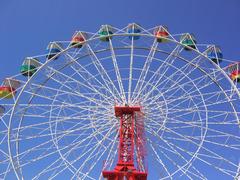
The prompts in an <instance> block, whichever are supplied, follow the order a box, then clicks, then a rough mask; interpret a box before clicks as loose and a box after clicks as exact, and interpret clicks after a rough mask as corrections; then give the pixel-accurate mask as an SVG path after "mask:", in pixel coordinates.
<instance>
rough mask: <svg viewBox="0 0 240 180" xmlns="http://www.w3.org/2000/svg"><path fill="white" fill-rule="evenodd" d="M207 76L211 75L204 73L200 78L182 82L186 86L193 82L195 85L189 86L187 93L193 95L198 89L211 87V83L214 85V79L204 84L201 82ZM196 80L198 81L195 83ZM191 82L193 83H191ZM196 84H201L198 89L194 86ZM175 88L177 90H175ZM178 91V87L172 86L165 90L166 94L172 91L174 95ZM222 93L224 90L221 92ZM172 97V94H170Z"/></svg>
mask: <svg viewBox="0 0 240 180" xmlns="http://www.w3.org/2000/svg"><path fill="white" fill-rule="evenodd" d="M207 76H209V75H207V74H206V75H204V76H201V77H199V78H196V79H191V80H192V81H189V82H185V83H181V84H182V86H183V87H184V86H190V85H191V84H194V85H195V86H192V87H191V88H189V89H188V91H186V93H188V94H189V95H191V94H194V93H196V92H197V91H198V90H202V89H204V88H207V87H209V86H210V85H213V84H214V83H215V82H214V81H211V82H210V81H209V82H208V83H206V82H204V84H203V85H202V84H201V83H203V82H202V80H203V79H204V78H206V77H207ZM195 82H196V83H195ZM190 83H191V84H190ZM196 86H200V87H199V88H198V89H194V87H196ZM174 90H175V91H174ZM172 91H173V92H172ZM177 91H178V89H177V88H176V87H172V88H168V89H167V91H165V92H164V94H167V93H171V92H172V93H171V94H172V95H174V94H176V92H177ZM219 92H221V91H220V90H219ZM221 93H222V92H221ZM170 97H171V96H170Z"/></svg>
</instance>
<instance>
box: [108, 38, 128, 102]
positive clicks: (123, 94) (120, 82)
mask: <svg viewBox="0 0 240 180" xmlns="http://www.w3.org/2000/svg"><path fill="white" fill-rule="evenodd" d="M109 45H110V50H111V55H112V61H113V65H114V69H115V73H116V76H117V82H118V87H119V89H120V94H121V97H120V99H122V102H124V104H125V103H126V95H125V93H124V87H123V82H122V78H121V74H120V71H119V67H118V63H117V59H116V55H115V51H114V48H113V44H112V40H111V39H109Z"/></svg>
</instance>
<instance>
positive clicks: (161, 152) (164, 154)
mask: <svg viewBox="0 0 240 180" xmlns="http://www.w3.org/2000/svg"><path fill="white" fill-rule="evenodd" d="M151 144H153V143H151ZM151 148H152V149H154V150H153V151H155V152H156V148H154V147H153V145H151ZM166 149H167V148H166ZM158 151H159V152H156V153H157V154H161V155H163V156H164V157H165V158H166V159H167V160H168V161H169V162H170V163H171V164H172V165H173V166H174V167H175V168H177V170H176V171H179V170H180V171H182V173H184V174H185V175H187V174H186V173H185V172H184V171H183V170H182V167H180V166H179V165H178V164H177V163H176V162H175V161H174V160H173V159H172V158H171V157H170V156H169V155H167V154H166V153H164V152H163V150H161V149H159V148H158ZM167 151H168V152H171V153H172V150H169V149H167ZM180 157H181V158H182V156H180ZM176 171H175V172H173V173H171V174H170V173H169V172H168V174H170V175H169V176H167V177H161V179H167V178H171V179H172V177H173V175H174V174H175V173H176ZM187 176H188V175H187ZM188 177H189V176H188ZM189 178H190V177H189ZM190 179H192V178H190Z"/></svg>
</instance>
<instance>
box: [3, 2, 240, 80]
mask: <svg viewBox="0 0 240 180" xmlns="http://www.w3.org/2000/svg"><path fill="white" fill-rule="evenodd" d="M239 19H240V0H118V1H114V0H100V1H99V0H85V1H84V0H1V1H0V46H1V49H0V52H1V60H0V62H1V64H0V81H2V80H3V79H4V78H5V77H8V76H12V75H14V74H17V73H19V69H20V66H21V64H22V61H23V59H24V58H25V57H26V56H34V55H39V54H43V53H45V49H46V46H47V45H48V42H50V41H54V40H69V39H70V38H71V36H72V34H73V33H74V32H75V31H76V30H83V31H90V32H96V31H98V29H99V27H100V26H101V25H102V24H111V25H113V26H115V27H119V28H121V27H125V26H126V25H127V24H128V23H130V22H137V23H139V24H140V25H142V26H143V27H145V28H151V27H154V26H156V25H161V24H163V25H166V26H168V28H169V31H170V32H172V33H175V34H176V33H182V32H191V33H194V34H195V35H196V38H197V41H198V42H199V43H207V44H208V43H211V44H217V45H220V46H221V48H222V50H223V55H224V57H225V58H227V59H232V60H240V46H239V42H240V34H239V33H240V20H239Z"/></svg>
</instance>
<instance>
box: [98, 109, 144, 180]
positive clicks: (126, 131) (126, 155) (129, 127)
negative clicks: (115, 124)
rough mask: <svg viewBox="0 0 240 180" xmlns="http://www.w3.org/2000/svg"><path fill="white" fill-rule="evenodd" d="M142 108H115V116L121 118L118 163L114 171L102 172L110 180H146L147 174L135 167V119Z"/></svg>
mask: <svg viewBox="0 0 240 180" xmlns="http://www.w3.org/2000/svg"><path fill="white" fill-rule="evenodd" d="M140 111H141V108H140V106H131V107H129V106H115V116H116V117H119V118H120V128H119V149H118V162H117V165H116V166H115V168H114V170H111V171H102V174H103V177H104V178H106V179H108V180H123V179H127V180H146V179H147V173H146V172H143V171H140V170H139V169H138V170H137V169H136V168H135V167H134V126H135V124H134V118H135V113H137V112H140Z"/></svg>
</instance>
